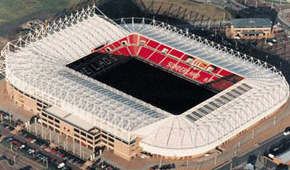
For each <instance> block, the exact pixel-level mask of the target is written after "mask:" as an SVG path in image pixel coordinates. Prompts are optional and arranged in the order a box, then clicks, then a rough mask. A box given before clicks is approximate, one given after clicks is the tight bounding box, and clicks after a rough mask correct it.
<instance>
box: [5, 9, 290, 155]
mask: <svg viewBox="0 0 290 170" xmlns="http://www.w3.org/2000/svg"><path fill="white" fill-rule="evenodd" d="M96 13H101V11H99V10H98V8H97V7H96V6H92V7H88V8H87V9H83V10H81V11H78V12H76V13H73V14H71V15H69V16H66V17H64V18H62V19H59V20H57V21H53V22H52V23H50V24H49V25H47V26H45V27H43V28H41V29H39V30H35V31H34V32H31V33H29V34H28V35H27V36H25V37H20V38H19V39H18V40H16V41H13V42H9V43H8V44H7V45H6V46H5V48H4V49H3V50H2V51H1V65H0V68H1V74H3V75H5V79H6V82H7V83H6V84H7V89H8V93H9V95H10V97H11V98H12V99H13V100H14V101H15V103H17V104H18V105H20V106H23V107H24V108H25V109H27V110H29V111H31V112H33V113H34V114H35V115H39V117H40V119H41V121H39V122H40V123H41V125H42V126H44V127H49V128H50V129H51V130H53V131H55V132H57V133H61V134H63V135H67V136H68V137H69V138H72V139H73V141H75V142H77V143H81V144H82V145H84V146H87V147H88V148H90V149H91V150H93V151H94V150H95V148H96V147H97V146H106V147H107V148H109V149H112V150H113V151H114V153H116V154H117V155H119V156H121V157H123V158H125V159H128V160H130V159H131V158H133V157H135V156H136V155H138V154H139V153H140V152H141V151H144V152H149V153H151V154H153V155H154V156H160V157H165V158H176V159H180V158H184V157H187V158H190V157H197V156H202V155H204V154H205V153H208V152H210V151H212V150H214V149H215V148H216V147H218V146H219V145H221V144H222V143H224V142H226V141H228V140H230V139H231V138H233V137H235V136H236V135H237V134H239V133H240V132H242V131H243V130H245V129H247V128H249V127H251V126H253V125H255V124H256V123H257V122H259V121H260V120H262V119H264V118H266V117H268V116H269V115H271V114H272V113H273V112H275V111H276V110H277V109H279V108H281V107H282V106H283V105H284V104H285V103H286V101H287V100H288V97H289V85H288V83H287V81H286V80H285V78H284V76H283V75H282V73H281V72H280V71H279V70H278V69H276V68H275V67H274V66H271V65H269V64H267V63H266V62H263V61H260V60H257V59H255V58H253V57H251V56H247V55H245V54H241V53H240V52H237V51H235V50H232V49H228V48H226V47H224V46H222V45H219V44H216V43H214V42H211V41H208V40H206V39H203V38H201V37H198V36H195V35H193V34H190V33H188V32H186V31H184V30H180V29H178V28H176V27H173V26H171V25H169V24H166V23H163V22H159V21H156V20H154V19H152V20H149V19H144V18H130V19H120V20H118V21H112V20H111V19H109V18H108V17H106V16H105V15H104V14H102V13H101V14H100V15H97V14H96ZM149 75H150V76H149Z"/></svg>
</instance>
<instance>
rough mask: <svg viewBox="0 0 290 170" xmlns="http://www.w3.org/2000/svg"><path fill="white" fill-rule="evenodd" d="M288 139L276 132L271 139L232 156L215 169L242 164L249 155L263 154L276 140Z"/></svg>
mask: <svg viewBox="0 0 290 170" xmlns="http://www.w3.org/2000/svg"><path fill="white" fill-rule="evenodd" d="M286 138H287V139H289V137H288V136H287V137H285V136H284V135H283V133H280V134H278V135H277V136H274V137H272V138H271V139H269V140H267V141H265V142H263V143H261V144H260V145H259V146H257V147H256V148H254V149H252V150H251V151H249V152H246V153H244V154H243V155H240V156H237V157H233V158H232V160H230V161H229V162H228V163H226V164H224V165H223V166H221V167H219V168H216V170H229V169H231V168H233V167H237V166H240V165H243V164H245V163H247V162H248V160H249V157H250V156H252V155H255V156H258V155H263V154H264V153H265V152H266V151H268V150H269V149H270V148H271V147H272V146H273V145H275V144H277V141H279V142H280V141H281V140H282V139H286Z"/></svg>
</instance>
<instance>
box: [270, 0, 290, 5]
mask: <svg viewBox="0 0 290 170" xmlns="http://www.w3.org/2000/svg"><path fill="white" fill-rule="evenodd" d="M265 2H266V3H272V2H273V3H274V4H278V5H279V4H280V0H265ZM281 4H282V5H289V4H290V2H287V1H284V0H281Z"/></svg>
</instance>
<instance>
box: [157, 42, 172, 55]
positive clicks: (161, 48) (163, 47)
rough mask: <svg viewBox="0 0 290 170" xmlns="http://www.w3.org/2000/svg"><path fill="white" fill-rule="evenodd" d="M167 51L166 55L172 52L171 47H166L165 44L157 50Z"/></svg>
mask: <svg viewBox="0 0 290 170" xmlns="http://www.w3.org/2000/svg"><path fill="white" fill-rule="evenodd" d="M165 49H166V54H167V53H168V52H169V51H170V50H171V48H170V47H168V46H165V45H163V44H160V45H159V46H158V48H157V50H158V51H160V52H163V50H165Z"/></svg>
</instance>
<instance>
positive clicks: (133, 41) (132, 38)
mask: <svg viewBox="0 0 290 170" xmlns="http://www.w3.org/2000/svg"><path fill="white" fill-rule="evenodd" d="M128 42H129V44H138V43H139V35H138V34H131V35H129V36H128Z"/></svg>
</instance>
